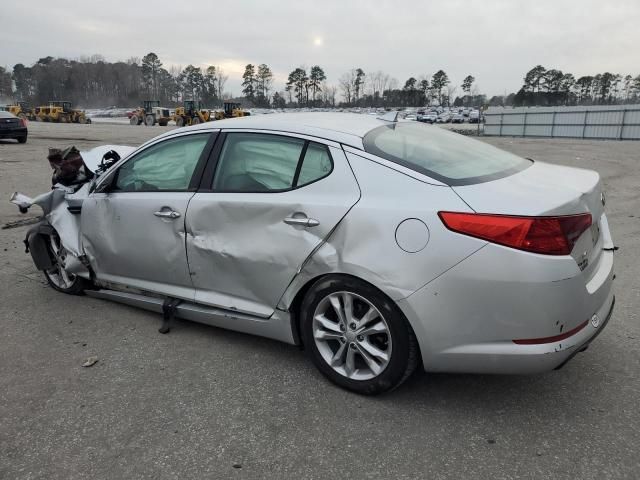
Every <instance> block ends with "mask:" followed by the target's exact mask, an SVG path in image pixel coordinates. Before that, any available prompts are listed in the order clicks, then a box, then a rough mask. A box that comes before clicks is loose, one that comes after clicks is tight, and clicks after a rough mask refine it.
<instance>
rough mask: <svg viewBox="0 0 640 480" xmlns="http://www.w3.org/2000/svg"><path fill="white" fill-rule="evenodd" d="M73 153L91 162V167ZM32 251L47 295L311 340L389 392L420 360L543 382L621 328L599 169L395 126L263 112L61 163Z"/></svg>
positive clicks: (349, 380)
mask: <svg viewBox="0 0 640 480" xmlns="http://www.w3.org/2000/svg"><path fill="white" fill-rule="evenodd" d="M78 157H80V158H81V160H80V161H79V160H78ZM50 161H51V164H52V166H53V167H54V169H55V172H56V173H55V175H56V177H55V178H54V183H55V184H56V185H55V186H54V188H53V190H52V191H51V192H48V193H45V194H43V195H41V196H39V197H36V198H35V199H30V198H28V197H26V196H25V195H23V194H17V193H16V194H14V197H13V200H12V201H13V202H14V203H16V204H18V206H19V207H20V209H21V210H22V211H26V209H27V208H29V207H30V206H31V205H33V204H37V205H39V206H41V207H42V208H43V210H44V212H45V221H44V222H43V223H41V224H40V225H36V226H35V227H34V228H32V229H31V230H30V231H29V233H28V235H27V240H26V243H27V245H28V249H29V250H30V252H31V255H32V257H33V260H34V263H35V265H36V267H37V268H38V269H39V270H42V271H43V272H44V274H45V276H46V277H47V279H48V281H49V283H50V284H51V286H52V287H53V288H55V289H57V290H59V291H62V292H65V293H71V294H79V293H83V292H84V293H86V294H88V295H90V296H93V297H99V298H105V299H111V300H115V301H118V302H123V303H126V304H129V305H135V306H138V307H142V308H146V309H149V310H152V311H156V312H158V313H162V314H163V318H164V322H163V325H162V328H161V331H162V332H167V331H169V328H170V325H171V321H172V319H173V318H174V317H181V318H185V319H188V320H193V321H198V322H203V323H207V324H210V325H215V326H218V327H223V328H228V329H233V330H237V331H241V332H247V333H251V334H255V335H261V336H264V337H268V338H272V339H276V340H280V341H283V342H287V343H291V344H298V345H303V346H304V347H305V349H306V350H307V351H308V352H309V355H310V357H311V359H312V360H313V362H314V363H315V364H316V366H317V367H318V368H319V370H320V371H321V372H322V373H323V374H324V375H325V376H327V377H328V378H329V379H330V380H331V381H333V382H335V383H336V384H338V385H340V386H342V387H345V388H347V389H350V390H353V391H356V392H360V393H366V394H375V393H380V392H383V391H387V390H390V389H393V388H395V387H397V386H398V385H400V384H401V383H402V382H403V381H404V380H405V379H406V378H407V377H408V376H409V375H410V374H411V373H412V371H413V370H414V369H415V368H416V367H417V366H418V365H422V366H423V368H424V369H425V370H427V371H431V372H479V373H533V372H542V371H546V370H551V369H554V368H558V367H559V366H561V365H563V364H564V363H565V362H566V361H568V360H569V359H570V358H572V357H573V355H574V354H576V353H577V352H579V351H582V350H584V349H585V348H586V347H587V345H588V344H589V343H590V342H591V340H593V338H594V337H595V336H596V335H597V334H599V333H600V332H601V331H602V329H603V328H604V326H605V324H606V323H607V321H608V320H609V317H610V316H611V312H612V310H613V305H614V296H613V290H612V283H613V278H614V275H613V255H614V249H615V247H614V245H613V242H612V239H611V235H610V232H609V227H608V223H607V218H606V215H605V213H604V203H605V202H604V193H603V192H602V185H601V182H600V177H599V175H598V174H597V173H596V172H592V171H588V170H582V169H574V168H567V167H560V166H555V165H550V164H546V163H544V162H541V161H533V160H529V159H524V158H521V157H518V156H515V155H512V154H510V153H507V152H504V151H502V150H499V149H496V148H494V147H492V146H489V145H487V144H485V143H483V142H478V141H475V140H471V139H469V138H466V137H464V136H461V135H458V134H455V133H452V132H447V131H444V130H442V129H439V128H430V127H428V126H424V125H421V124H418V123H415V122H402V121H397V118H396V115H395V113H392V114H388V115H385V116H383V117H380V118H372V117H371V116H366V115H352V114H335V113H322V114H318V113H313V114H286V115H269V116H255V117H248V118H239V119H229V120H223V121H218V122H212V123H205V124H201V125H197V126H194V127H187V128H181V129H177V130H173V131H170V132H168V133H165V134H164V135H161V136H159V137H157V138H155V139H153V140H151V141H149V142H147V143H145V144H144V145H142V146H141V147H139V148H137V149H135V150H134V149H133V148H131V147H120V146H105V147H100V148H98V149H94V150H92V151H89V152H77V151H74V150H73V149H71V150H66V151H63V152H53V153H52V155H50Z"/></svg>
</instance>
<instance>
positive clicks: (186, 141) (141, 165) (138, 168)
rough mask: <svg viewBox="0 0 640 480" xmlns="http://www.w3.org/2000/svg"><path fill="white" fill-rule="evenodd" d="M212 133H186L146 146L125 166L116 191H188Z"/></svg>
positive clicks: (118, 173)
mask: <svg viewBox="0 0 640 480" xmlns="http://www.w3.org/2000/svg"><path fill="white" fill-rule="evenodd" d="M209 136H210V135H209V134H208V133H207V134H197V135H186V136H182V137H177V138H173V139H170V140H165V141H164V142H160V143H158V144H156V145H153V146H152V147H149V148H147V149H145V150H144V151H143V152H141V153H140V154H138V155H136V156H135V157H133V158H132V159H131V160H129V161H128V162H126V163H125V164H124V165H122V166H121V167H120V168H119V169H118V171H117V173H116V175H117V178H116V182H115V186H114V190H115V191H120V192H140V191H154V190H169V191H186V190H187V189H188V188H189V183H190V182H191V177H192V176H193V172H194V170H195V168H196V165H197V164H198V160H199V159H200V155H201V154H202V151H203V150H204V147H205V145H206V144H207V141H208V140H209Z"/></svg>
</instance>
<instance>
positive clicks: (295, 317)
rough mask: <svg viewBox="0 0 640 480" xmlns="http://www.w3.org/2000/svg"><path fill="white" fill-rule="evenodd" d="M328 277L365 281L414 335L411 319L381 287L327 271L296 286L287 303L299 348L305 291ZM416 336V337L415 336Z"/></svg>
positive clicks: (414, 330) (300, 345)
mask: <svg viewBox="0 0 640 480" xmlns="http://www.w3.org/2000/svg"><path fill="white" fill-rule="evenodd" d="M330 277H336V278H346V279H349V278H350V279H353V280H357V281H359V282H362V283H365V284H367V285H368V286H369V287H371V288H373V289H375V290H377V291H378V292H379V293H380V295H382V296H384V297H385V298H386V299H387V300H388V301H389V302H390V303H391V304H392V305H393V306H395V307H396V309H397V310H398V312H400V314H402V317H403V318H404V320H405V321H406V322H407V325H408V326H409V328H411V331H412V332H413V334H414V335H415V332H416V329H415V328H414V326H413V325H412V324H411V321H410V320H409V318H408V317H407V315H406V314H405V313H404V311H403V310H402V308H400V306H399V305H398V302H397V301H395V300H394V299H393V298H391V297H390V296H389V295H388V294H387V293H385V292H384V290H383V289H381V288H380V287H378V286H377V285H375V284H373V283H371V282H370V281H368V280H366V279H364V278H361V277H360V276H357V275H353V274H350V273H342V272H327V273H322V274H319V275H316V276H314V277H311V278H309V279H308V280H306V281H305V282H304V283H303V284H302V286H301V287H300V288H298V290H297V291H296V292H295V294H294V295H293V298H292V300H291V302H290V303H289V304H288V305H287V310H288V311H289V315H290V322H291V333H292V335H293V339H294V342H295V344H296V345H297V346H299V347H300V348H302V349H304V342H303V340H302V335H301V333H300V321H301V315H300V313H301V312H300V310H301V307H302V302H303V301H304V298H305V296H306V295H307V293H308V292H309V290H310V289H311V287H312V286H313V285H314V284H316V283H317V282H319V281H321V280H324V279H327V278H330ZM416 338H418V337H417V336H416ZM418 358H420V359H421V358H422V355H421V352H420V343H419V342H418Z"/></svg>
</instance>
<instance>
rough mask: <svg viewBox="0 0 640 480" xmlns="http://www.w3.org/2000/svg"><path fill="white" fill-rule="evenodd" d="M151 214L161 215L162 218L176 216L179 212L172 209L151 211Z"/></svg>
mask: <svg viewBox="0 0 640 480" xmlns="http://www.w3.org/2000/svg"><path fill="white" fill-rule="evenodd" d="M153 214H154V215H155V216H156V217H163V218H178V217H179V216H180V213H178V212H176V211H174V210H161V211H160V212H153Z"/></svg>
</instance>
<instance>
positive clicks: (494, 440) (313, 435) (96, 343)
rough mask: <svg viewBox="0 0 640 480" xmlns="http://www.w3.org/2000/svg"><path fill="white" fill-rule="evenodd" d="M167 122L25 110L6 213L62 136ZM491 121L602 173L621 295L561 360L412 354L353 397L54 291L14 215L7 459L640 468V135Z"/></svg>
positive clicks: (150, 319) (558, 472)
mask: <svg viewBox="0 0 640 480" xmlns="http://www.w3.org/2000/svg"><path fill="white" fill-rule="evenodd" d="M458 127H459V126H458ZM471 127H473V128H475V127H476V126H475V125H472V126H471ZM169 128H173V127H158V126H155V127H145V126H130V125H118V124H104V123H94V124H93V125H69V124H38V123H35V122H32V123H30V124H29V135H30V136H29V140H28V143H27V144H25V145H18V144H17V143H15V142H13V141H0V192H1V194H0V224H3V225H4V224H7V223H10V222H15V221H18V220H22V219H24V218H25V217H24V216H22V215H20V214H19V213H18V211H17V209H16V208H15V206H14V205H11V204H9V203H8V196H9V195H10V193H11V192H13V191H15V190H21V191H23V192H24V193H27V194H36V193H41V192H43V191H45V190H46V189H47V188H48V187H49V179H50V169H49V166H48V164H47V161H46V155H47V149H48V148H49V147H59V146H66V145H71V144H74V145H76V146H77V147H78V148H80V149H86V148H91V147H94V146H98V145H102V144H128V145H138V144H140V143H142V142H143V141H145V140H147V139H149V138H151V137H153V136H155V135H157V134H160V133H161V132H163V131H166V130H167V129H169ZM481 140H482V141H487V142H489V143H491V144H494V145H497V146H499V147H501V148H504V149H506V150H509V151H512V152H514V153H516V154H519V155H522V156H525V157H530V158H534V159H537V160H544V161H548V162H553V163H558V164H563V165H571V166H576V167H584V168H591V169H595V170H597V171H598V172H600V174H601V176H602V178H603V182H604V185H605V188H606V192H607V215H608V217H609V223H610V226H611V230H612V233H613V236H614V240H615V243H616V245H618V246H619V247H620V250H619V252H618V253H617V257H616V272H617V279H616V281H615V290H616V295H617V302H616V310H615V312H614V315H613V318H612V320H611V322H610V324H609V326H608V327H607V329H606V330H605V331H604V332H603V333H602V335H600V337H599V338H598V339H597V341H595V342H594V343H593V345H592V346H591V347H590V348H589V350H587V351H586V352H584V353H582V354H580V355H578V356H577V357H576V358H575V359H574V360H572V361H571V362H570V363H569V364H567V365H566V366H565V367H564V368H563V369H562V370H559V371H555V372H551V373H548V374H544V375H539V376H518V377H512V376H504V377H499V376H481V375H443V374H440V375H426V374H424V373H418V374H416V375H415V376H414V377H413V378H412V379H410V380H409V381H408V382H407V383H406V384H404V385H403V386H402V387H401V388H400V389H399V390H397V391H395V392H393V393H391V394H388V395H385V396H381V397H375V398H367V397H360V396H357V395H354V394H351V393H349V392H347V391H344V390H341V389H339V388H338V387H335V386H333V385H332V384H329V383H328V382H327V381H326V380H325V379H324V378H323V377H321V375H320V374H319V373H318V372H317V371H316V370H315V368H314V367H313V366H312V365H311V363H310V361H308V360H307V359H306V357H305V354H304V352H302V351H300V350H298V349H296V348H295V347H292V346H289V345H284V344H280V343H276V342H273V341H270V340H265V339H261V338H257V337H251V336H248V335H243V334H239V333H234V332H229V331H224V330H220V329H215V328H212V327H206V326H202V325H198V324H194V323H189V322H186V321H178V322H177V325H176V327H175V328H174V329H173V330H172V332H171V333H170V334H169V335H160V334H158V332H157V329H158V327H159V326H160V317H159V316H158V315H155V314H152V313H148V312H145V311H142V310H137V309H134V308H130V307H127V306H124V305H119V304H115V303H109V302H106V301H101V300H97V299H92V298H88V297H71V296H65V295H62V294H60V293H57V292H55V291H53V290H52V289H51V288H49V287H48V286H47V285H46V284H45V283H44V279H43V277H42V275H41V274H40V273H39V272H37V271H36V270H35V268H34V267H33V265H32V263H31V259H30V257H29V255H26V254H25V253H24V245H23V244H22V239H23V237H24V234H25V231H26V227H18V228H10V229H3V230H1V231H0V263H1V265H2V269H1V270H0V282H1V284H2V285H3V295H2V302H0V322H1V323H0V328H1V329H2V334H1V335H0V478H2V479H5V478H6V479H40V478H42V479H54V478H62V479H87V478H123V479H124V478H153V479H174V478H180V479H185V478H198V479H199V478H256V479H259V478H318V479H321V478H322V479H324V478H382V479H403V478H406V479H415V478H425V479H426V478H428V479H443V478H452V479H466V478H491V479H516V478H518V479H529V478H531V479H534V478H535V479H538V478H554V479H565V478H566V479H603V478H607V479H608V478H620V479H622V478H625V479H627V478H628V479H632V478H637V476H638V471H640V459H639V458H638V445H640V413H638V405H640V376H639V375H638V372H639V371H640V349H639V348H638V345H639V342H640V326H639V324H638V315H639V314H638V311H640V276H639V275H638V272H640V196H639V195H638V191H639V190H638V188H639V187H638V186H639V185H640V162H639V160H640V143H638V142H618V141H581V140H560V139H521V138H504V137H500V138H482V137H481ZM29 215H31V213H30V214H29ZM89 356H97V357H98V362H97V363H96V364H95V365H94V366H92V367H90V368H83V367H82V366H81V365H82V363H83V362H84V361H85V360H86V358H87V357H89Z"/></svg>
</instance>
